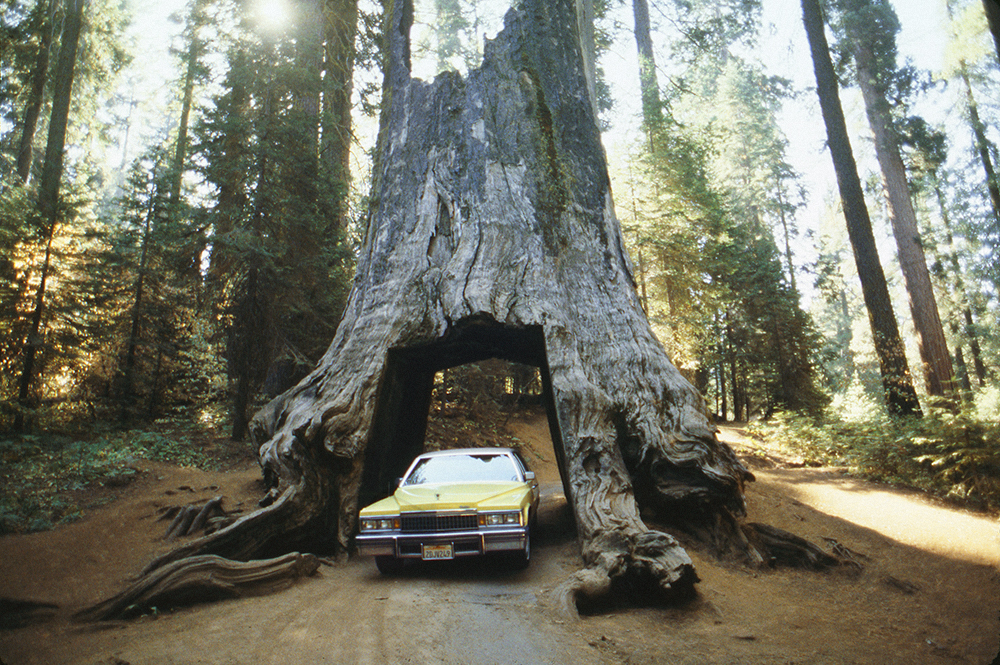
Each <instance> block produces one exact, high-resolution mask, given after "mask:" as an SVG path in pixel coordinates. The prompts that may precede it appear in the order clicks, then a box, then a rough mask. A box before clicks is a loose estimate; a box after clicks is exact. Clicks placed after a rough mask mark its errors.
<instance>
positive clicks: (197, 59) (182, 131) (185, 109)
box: [169, 0, 207, 215]
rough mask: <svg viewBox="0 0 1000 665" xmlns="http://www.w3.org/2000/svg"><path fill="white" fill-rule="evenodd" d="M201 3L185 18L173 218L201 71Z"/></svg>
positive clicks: (203, 19)
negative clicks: (186, 46) (185, 40)
mask: <svg viewBox="0 0 1000 665" xmlns="http://www.w3.org/2000/svg"><path fill="white" fill-rule="evenodd" d="M205 4H206V3H205V2H204V0H198V1H197V2H195V4H194V6H193V7H192V8H191V15H190V16H189V17H188V29H189V30H190V35H189V40H190V41H188V50H187V53H186V54H185V56H184V67H185V70H184V91H183V97H182V99H181V118H180V122H179V123H178V126H177V144H176V145H175V146H174V158H173V162H172V163H171V165H170V203H169V206H170V211H171V214H175V215H176V214H177V205H178V204H179V203H180V200H181V184H182V182H183V180H184V166H185V164H186V163H187V149H188V125H189V124H190V122H191V107H192V105H193V104H194V84H195V80H196V79H197V78H198V70H199V68H200V67H201V56H202V53H204V51H205V42H204V41H203V40H202V39H201V38H200V37H199V36H198V30H199V29H200V28H201V27H202V26H203V25H204V24H205V22H206V21H207V17H206V16H205Z"/></svg>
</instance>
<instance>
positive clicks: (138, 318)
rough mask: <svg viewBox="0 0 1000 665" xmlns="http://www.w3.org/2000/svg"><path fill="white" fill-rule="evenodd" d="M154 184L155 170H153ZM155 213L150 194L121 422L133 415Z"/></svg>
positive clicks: (123, 388)
mask: <svg viewBox="0 0 1000 665" xmlns="http://www.w3.org/2000/svg"><path fill="white" fill-rule="evenodd" d="M154 186H155V171H154ZM155 214H156V197H155V196H150V200H149V206H148V209H147V210H146V220H145V224H143V228H142V243H141V245H140V249H139V264H138V265H137V266H136V276H135V289H134V291H133V293H134V295H133V297H132V307H131V309H132V317H131V318H132V325H131V327H130V329H129V336H128V342H127V343H126V351H125V368H124V370H123V371H122V388H121V394H120V399H121V413H120V416H119V418H120V420H121V421H122V422H127V421H129V420H130V419H131V418H132V416H133V410H134V406H135V386H134V378H135V377H134V375H135V355H136V351H137V349H138V347H139V337H140V334H141V332H142V310H143V307H144V306H145V303H143V298H144V297H145V295H146V294H145V288H146V265H147V262H148V258H149V236H150V234H151V233H152V225H153V220H154V217H155Z"/></svg>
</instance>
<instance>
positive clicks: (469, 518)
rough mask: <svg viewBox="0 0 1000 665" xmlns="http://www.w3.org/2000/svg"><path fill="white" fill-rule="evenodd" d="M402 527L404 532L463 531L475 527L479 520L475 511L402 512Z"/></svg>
mask: <svg viewBox="0 0 1000 665" xmlns="http://www.w3.org/2000/svg"><path fill="white" fill-rule="evenodd" d="M401 517H402V529H403V531H404V532H407V531H409V532H419V531H464V530H467V529H476V528H478V526H479V520H478V519H477V518H476V515H475V513H473V514H471V515H436V514H434V513H416V514H414V515H407V514H405V513H404V514H403V515H402V516H401Z"/></svg>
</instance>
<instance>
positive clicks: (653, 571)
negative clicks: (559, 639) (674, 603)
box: [555, 531, 698, 618]
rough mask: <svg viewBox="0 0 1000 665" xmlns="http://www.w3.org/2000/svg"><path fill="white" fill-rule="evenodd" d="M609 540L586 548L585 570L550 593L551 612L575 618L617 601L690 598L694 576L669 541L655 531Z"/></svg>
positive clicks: (683, 555)
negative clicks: (580, 612) (551, 597)
mask: <svg viewBox="0 0 1000 665" xmlns="http://www.w3.org/2000/svg"><path fill="white" fill-rule="evenodd" d="M609 535H611V534H604V535H603V536H602V537H600V538H598V539H596V540H595V541H591V542H590V543H588V544H587V547H586V551H585V552H584V561H585V562H586V564H587V567H586V568H583V569H582V570H579V571H577V572H576V573H574V574H573V575H572V576H570V578H569V579H567V580H566V581H565V582H563V583H562V584H561V585H559V587H558V588H557V589H556V590H555V602H556V606H557V608H558V610H559V612H560V613H561V614H562V615H563V616H564V617H567V618H576V617H577V616H578V612H579V611H581V610H584V611H586V610H588V609H590V608H594V607H599V606H601V605H607V604H611V603H613V602H614V600H615V599H616V598H628V599H629V602H631V603H634V602H635V601H636V600H637V599H638V600H642V599H646V600H648V601H657V602H665V601H668V600H670V599H681V598H687V597H689V596H691V595H692V594H693V593H694V585H695V583H697V582H698V575H697V573H696V572H695V570H694V565H693V563H692V562H691V558H690V557H689V556H688V554H687V552H685V551H684V548H682V547H681V546H680V544H679V543H678V542H677V541H676V540H675V539H674V538H673V537H672V536H670V535H668V534H666V533H662V532H660V531H642V532H639V533H633V534H629V535H626V534H623V533H616V534H615V535H616V536H618V537H613V538H609V537H608V536H609ZM609 540H614V541H615V542H609Z"/></svg>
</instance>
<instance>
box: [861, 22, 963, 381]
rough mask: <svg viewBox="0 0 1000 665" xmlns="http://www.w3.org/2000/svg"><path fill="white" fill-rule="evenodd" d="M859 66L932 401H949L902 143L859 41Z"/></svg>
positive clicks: (947, 368) (947, 371)
mask: <svg viewBox="0 0 1000 665" xmlns="http://www.w3.org/2000/svg"><path fill="white" fill-rule="evenodd" d="M853 43H854V61H855V63H856V65H857V70H858V84H859V85H860V86H861V94H862V96H863V97H864V100H865V110H866V111H867V113H868V123H869V125H871V129H872V134H873V136H874V138H875V153H876V156H877V157H878V163H879V167H880V168H881V170H882V185H883V189H884V193H885V199H886V203H887V205H888V209H889V221H890V222H892V233H893V235H894V236H895V238H896V249H897V253H898V256H899V264H900V267H901V268H902V270H903V280H904V282H905V284H906V293H907V295H908V296H909V302H910V315H911V316H912V317H913V327H914V329H915V330H916V333H917V348H918V349H919V351H920V358H921V360H922V361H923V369H924V380H925V381H926V385H927V393H928V395H930V396H932V397H950V396H952V395H953V394H954V392H955V385H954V372H953V370H952V366H951V355H950V354H949V353H948V343H947V341H946V340H945V337H944V326H942V325H941V316H940V314H939V312H938V306H937V300H936V299H935V297H934V287H933V286H932V285H931V276H930V271H929V270H928V269H927V258H926V256H925V255H924V248H923V245H922V244H921V240H920V230H919V228H918V227H917V215H916V213H915V212H914V211H913V201H912V200H911V199H910V188H909V184H908V183H907V179H906V167H905V166H904V165H903V159H902V157H901V156H900V148H899V139H898V138H897V136H896V131H895V129H894V127H893V121H892V113H891V111H890V109H889V102H888V101H887V100H886V97H885V86H884V85H883V84H881V83H880V78H879V76H880V74H884V72H879V71H877V69H876V64H875V56H874V54H873V53H872V50H871V47H870V46H869V45H868V44H865V43H862V42H861V41H860V40H859V39H858V38H857V35H855V38H854V39H853Z"/></svg>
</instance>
